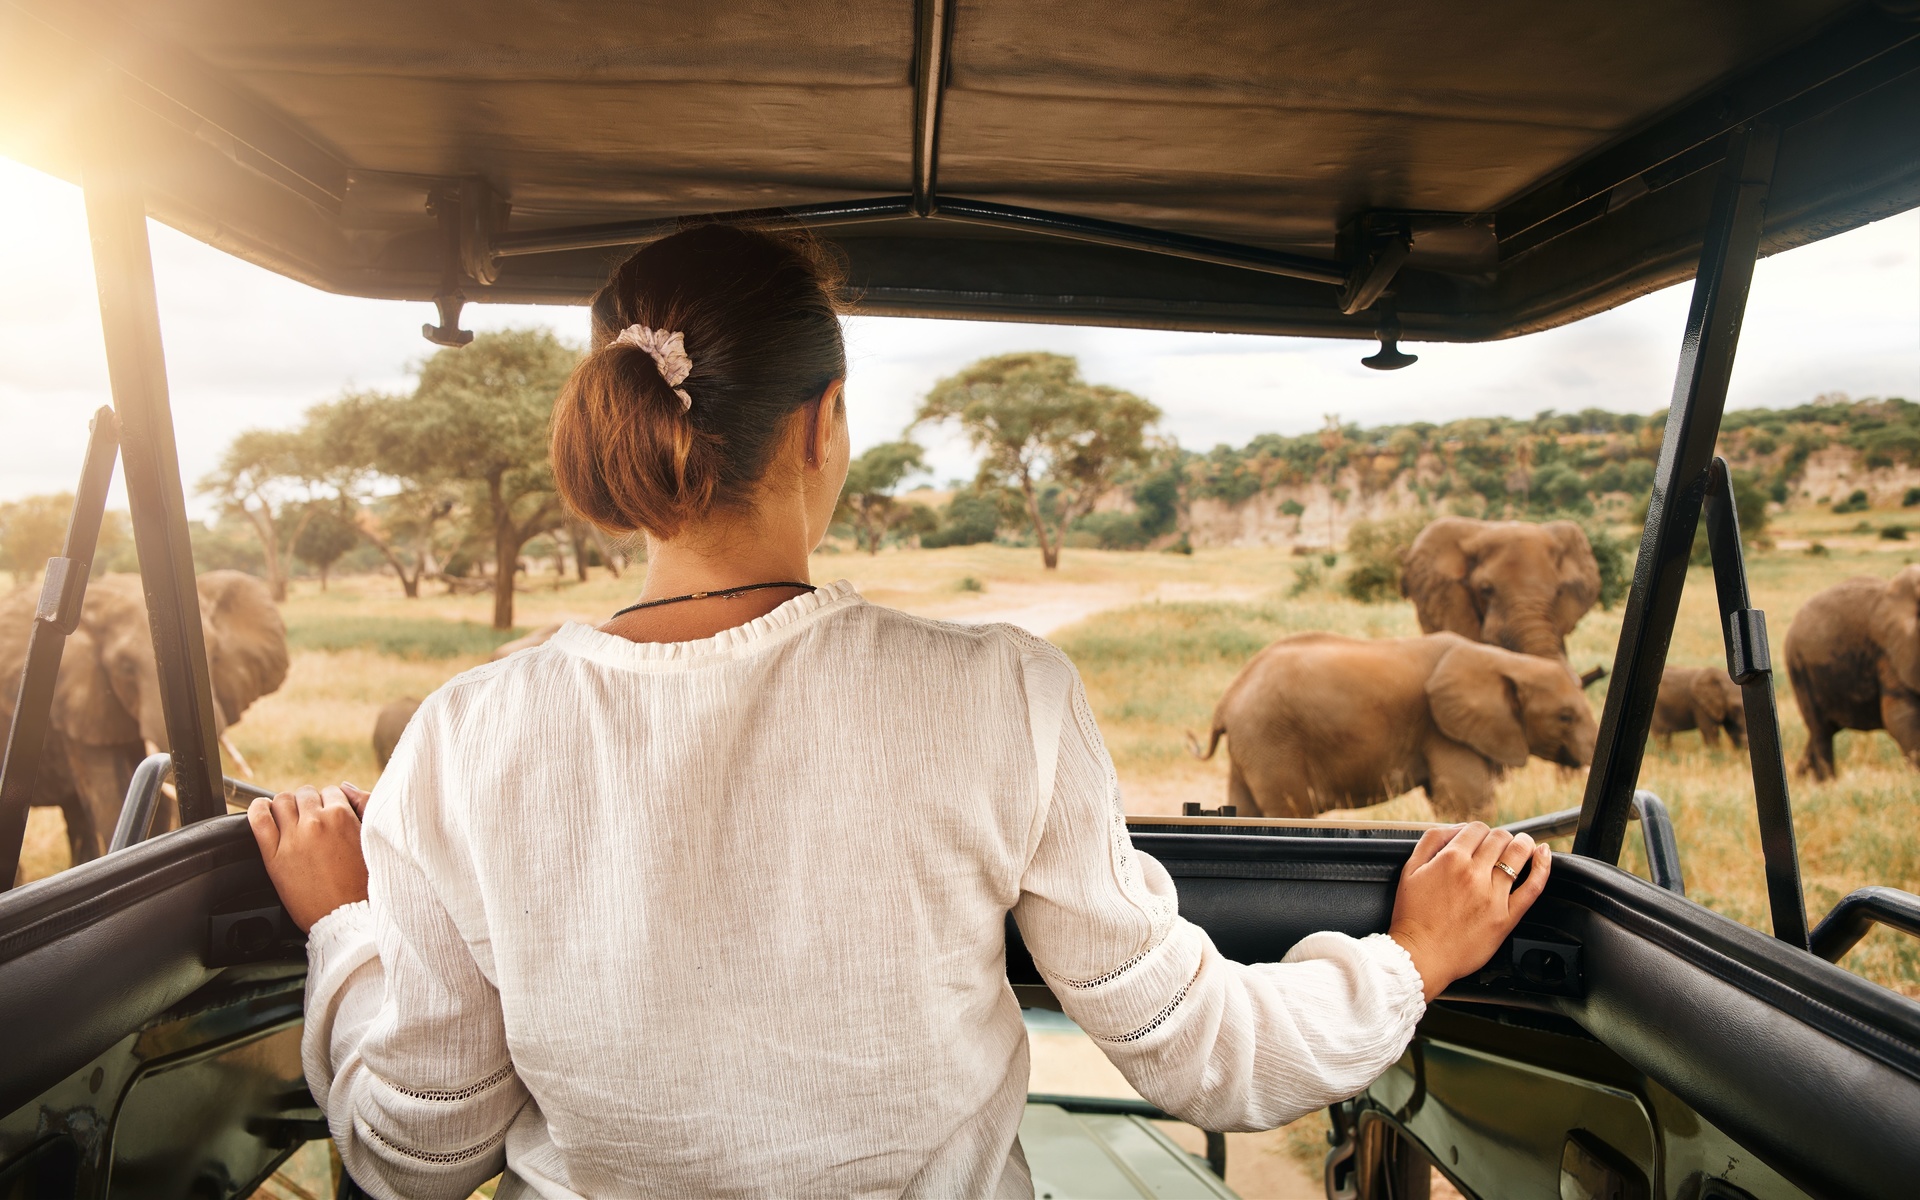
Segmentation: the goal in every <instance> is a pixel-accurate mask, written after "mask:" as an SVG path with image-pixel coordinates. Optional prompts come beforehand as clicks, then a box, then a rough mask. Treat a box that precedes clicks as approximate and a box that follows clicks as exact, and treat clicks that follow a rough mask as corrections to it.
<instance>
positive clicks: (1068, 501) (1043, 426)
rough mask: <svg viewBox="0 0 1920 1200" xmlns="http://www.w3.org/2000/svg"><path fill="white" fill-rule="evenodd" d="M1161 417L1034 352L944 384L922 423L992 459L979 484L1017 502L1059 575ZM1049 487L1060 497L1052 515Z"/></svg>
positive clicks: (1140, 460)
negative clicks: (1076, 527) (953, 431)
mask: <svg viewBox="0 0 1920 1200" xmlns="http://www.w3.org/2000/svg"><path fill="white" fill-rule="evenodd" d="M1159 419H1160V410H1159V409H1158V408H1156V407H1155V406H1154V405H1153V404H1152V403H1150V402H1149V401H1147V400H1145V399H1142V398H1141V397H1139V396H1136V395H1134V394H1132V393H1131V392H1125V391H1121V390H1120V389H1119V388H1112V387H1105V386H1102V385H1099V384H1089V383H1087V382H1086V381H1085V380H1083V379H1082V378H1081V377H1080V364H1079V363H1078V362H1077V361H1076V360H1074V359H1073V358H1071V357H1068V356H1066V355H1062V354H1047V353H1044V352H1040V351H1030V352H1026V353H1021V354H1002V355H1000V356H998V357H996V358H983V359H981V360H980V361H979V362H976V363H974V364H973V365H972V366H970V367H967V368H966V369H964V370H962V371H960V372H959V373H958V374H955V375H951V376H949V377H947V378H946V379H942V380H941V381H940V382H939V383H937V384H935V385H934V387H933V390H932V391H931V392H929V393H927V398H926V400H925V401H923V402H922V403H921V405H920V412H919V415H918V418H917V421H919V422H947V421H951V422H955V423H957V424H958V425H959V426H960V428H961V430H962V431H963V432H964V433H965V434H966V435H967V438H968V440H969V441H971V442H972V443H973V446H974V448H975V449H976V450H980V451H982V452H984V460H983V461H982V462H981V464H980V479H979V482H980V484H981V485H984V486H990V487H995V488H1001V489H1005V490H1007V491H1009V492H1012V493H1014V494H1016V495H1017V496H1018V498H1019V503H1020V505H1021V507H1022V508H1023V509H1024V510H1025V512H1026V516H1027V520H1028V522H1029V523H1030V524H1031V525H1032V527H1033V535H1034V540H1035V541H1037V542H1038V543H1039V544H1040V559H1041V561H1042V562H1043V563H1045V564H1046V567H1047V569H1049V570H1052V569H1054V568H1056V567H1058V566H1059V565H1060V544H1061V541H1062V540H1063V537H1064V534H1065V532H1066V530H1067V529H1068V528H1069V527H1071V526H1072V525H1073V523H1074V522H1075V521H1076V520H1078V519H1079V518H1081V517H1083V516H1085V515H1086V514H1087V513H1089V512H1091V511H1092V510H1093V506H1094V503H1095V501H1097V500H1098V499H1099V498H1100V495H1101V493H1103V492H1105V491H1106V490H1107V489H1108V488H1110V487H1111V486H1112V485H1113V482H1114V476H1115V473H1116V472H1118V471H1119V470H1120V469H1122V468H1123V467H1125V466H1127V465H1129V464H1131V465H1136V466H1140V465H1144V464H1145V463H1146V462H1147V460H1148V459H1149V457H1150V453H1151V452H1150V449H1149V447H1148V445H1147V430H1148V429H1149V427H1151V426H1152V425H1153V423H1154V422H1156V421H1158V420H1159ZM1049 486H1051V487H1053V488H1057V489H1058V491H1057V494H1055V495H1054V496H1053V497H1051V500H1050V503H1049V504H1048V505H1047V506H1046V508H1047V511H1046V512H1043V511H1042V505H1041V499H1042V494H1043V492H1045V491H1046V490H1047V489H1048V488H1049Z"/></svg>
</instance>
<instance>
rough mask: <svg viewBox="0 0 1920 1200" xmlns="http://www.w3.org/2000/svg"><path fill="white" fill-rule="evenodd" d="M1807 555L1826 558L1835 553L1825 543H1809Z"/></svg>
mask: <svg viewBox="0 0 1920 1200" xmlns="http://www.w3.org/2000/svg"><path fill="white" fill-rule="evenodd" d="M1807 553H1808V554H1810V555H1812V556H1813V557H1814V558H1825V557H1826V556H1827V555H1829V554H1831V553H1833V552H1832V551H1831V550H1828V549H1827V544H1826V543H1825V542H1808V543H1807Z"/></svg>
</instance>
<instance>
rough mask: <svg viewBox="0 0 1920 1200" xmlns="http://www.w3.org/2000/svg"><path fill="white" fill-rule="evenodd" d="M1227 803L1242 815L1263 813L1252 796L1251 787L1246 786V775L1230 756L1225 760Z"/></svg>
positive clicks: (1255, 815)
mask: <svg viewBox="0 0 1920 1200" xmlns="http://www.w3.org/2000/svg"><path fill="white" fill-rule="evenodd" d="M1227 803H1228V804H1231V805H1233V806H1234V809H1235V810H1236V811H1237V812H1238V813H1239V814H1240V815H1241V816H1243V817H1257V816H1262V815H1264V814H1262V813H1261V811H1260V803H1259V801H1257V800H1255V799H1254V798H1253V789H1252V788H1250V787H1248V786H1247V777H1246V776H1245V775H1243V774H1241V773H1240V764H1239V763H1237V762H1234V761H1233V760H1232V758H1229V759H1228V760H1227Z"/></svg>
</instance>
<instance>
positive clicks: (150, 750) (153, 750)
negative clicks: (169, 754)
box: [147, 738, 162, 758]
mask: <svg viewBox="0 0 1920 1200" xmlns="http://www.w3.org/2000/svg"><path fill="white" fill-rule="evenodd" d="M160 753H162V751H161V749H160V743H159V742H156V741H154V740H153V739H152V738H148V739H147V757H148V758H152V757H153V756H154V755H156V754H160Z"/></svg>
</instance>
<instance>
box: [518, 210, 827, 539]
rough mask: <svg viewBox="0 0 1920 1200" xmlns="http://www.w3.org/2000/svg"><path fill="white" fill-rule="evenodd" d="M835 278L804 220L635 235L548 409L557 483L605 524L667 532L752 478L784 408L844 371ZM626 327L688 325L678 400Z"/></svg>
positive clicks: (734, 500)
mask: <svg viewBox="0 0 1920 1200" xmlns="http://www.w3.org/2000/svg"><path fill="white" fill-rule="evenodd" d="M838 291H839V281H838V275H837V272H835V271H833V270H832V269H831V268H830V266H829V263H828V261H827V259H826V257H825V255H824V254H823V253H822V251H821V249H820V247H819V245H818V243H816V242H814V241H813V240H812V239H811V238H809V237H807V236H806V235H804V234H802V233H790V232H786V231H781V232H773V231H768V230H763V229H743V228H740V227H738V226H733V225H720V224H713V225H701V226H697V227H695V228H693V229H688V230H683V231H682V232H680V233H676V234H673V235H672V236H670V237H666V238H662V239H661V240H659V241H657V242H654V243H652V244H651V245H649V246H646V247H644V248H643V249H641V250H640V251H639V252H638V253H636V254H634V255H633V257H631V258H629V259H627V261H626V262H624V263H622V264H620V267H619V269H617V270H616V271H614V273H613V277H612V278H611V279H609V280H608V281H607V284H606V286H605V287H603V288H601V289H600V291H599V293H598V294H597V295H595V296H594V298H593V352H592V353H591V354H589V355H588V356H587V357H586V359H585V360H584V361H582V362H581V364H580V365H579V366H578V367H577V368H575V369H574V372H573V376H572V378H570V379H569V380H568V381H567V386H566V388H565V389H564V390H563V391H562V392H561V393H560V399H559V401H558V403H556V404H555V406H554V410H553V474H554V481H555V483H556V485H557V486H558V488H559V492H560V496H561V498H562V499H563V500H565V501H566V502H567V504H568V505H570V506H571V507H572V508H573V510H574V511H575V512H577V513H579V514H580V515H581V516H582V517H584V518H586V519H587V520H589V521H591V522H593V523H594V524H595V525H598V526H599V527H601V528H602V529H606V530H611V531H614V532H619V533H631V532H633V531H635V530H645V531H647V532H648V533H651V534H653V535H655V536H656V537H672V536H674V535H675V534H676V533H678V532H679V530H680V528H681V527H682V526H683V525H685V524H686V523H687V522H688V521H697V520H699V519H701V518H704V517H705V516H707V515H708V514H709V513H711V512H713V511H715V510H716V509H727V508H733V507H738V506H740V505H741V504H743V503H744V502H745V501H747V500H749V499H750V498H751V497H752V495H753V493H754V491H755V490H756V489H757V487H758V485H759V483H760V481H761V479H762V477H763V476H764V475H765V474H766V472H767V466H768V463H769V461H770V459H771V458H772V456H773V451H774V448H775V446H776V444H777V443H778V441H779V439H780V437H781V436H782V435H783V434H784V433H785V431H786V429H787V419H788V418H789V417H791V416H792V414H793V413H794V412H795V411H797V410H798V409H800V408H802V407H804V406H805V405H806V404H807V403H808V402H809V401H811V400H813V399H815V398H817V397H818V396H819V395H820V394H821V392H823V391H824V390H825V389H826V387H827V385H828V384H830V383H832V382H833V381H834V380H836V379H844V378H845V377H846V373H847V356H846V349H845V346H844V345H843V344H842V342H841V337H840V319H839V316H840V314H839V305H838ZM632 325H645V326H647V327H648V328H651V329H655V330H660V331H662V332H678V333H680V334H682V335H683V336H684V338H685V343H686V351H687V357H688V358H689V359H691V360H692V362H693V370H692V372H691V373H690V374H688V376H687V378H686V380H685V381H684V382H682V383H681V384H680V385H679V390H680V391H683V392H685V393H686V394H687V396H688V397H689V398H690V399H691V400H692V405H691V407H688V406H687V405H685V404H683V403H682V401H681V399H680V397H679V396H678V395H676V394H675V391H674V389H673V388H672V387H670V386H669V385H668V384H667V381H666V379H665V378H664V377H663V376H662V375H661V373H660V368H659V367H658V366H657V365H656V364H655V362H654V359H653V356H652V355H651V354H649V353H648V352H647V351H645V350H643V349H641V348H639V347H638V346H633V345H627V344H623V343H618V342H615V341H614V339H615V338H616V337H618V336H619V334H620V332H621V331H622V330H624V329H626V328H627V327H629V326H632Z"/></svg>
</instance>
